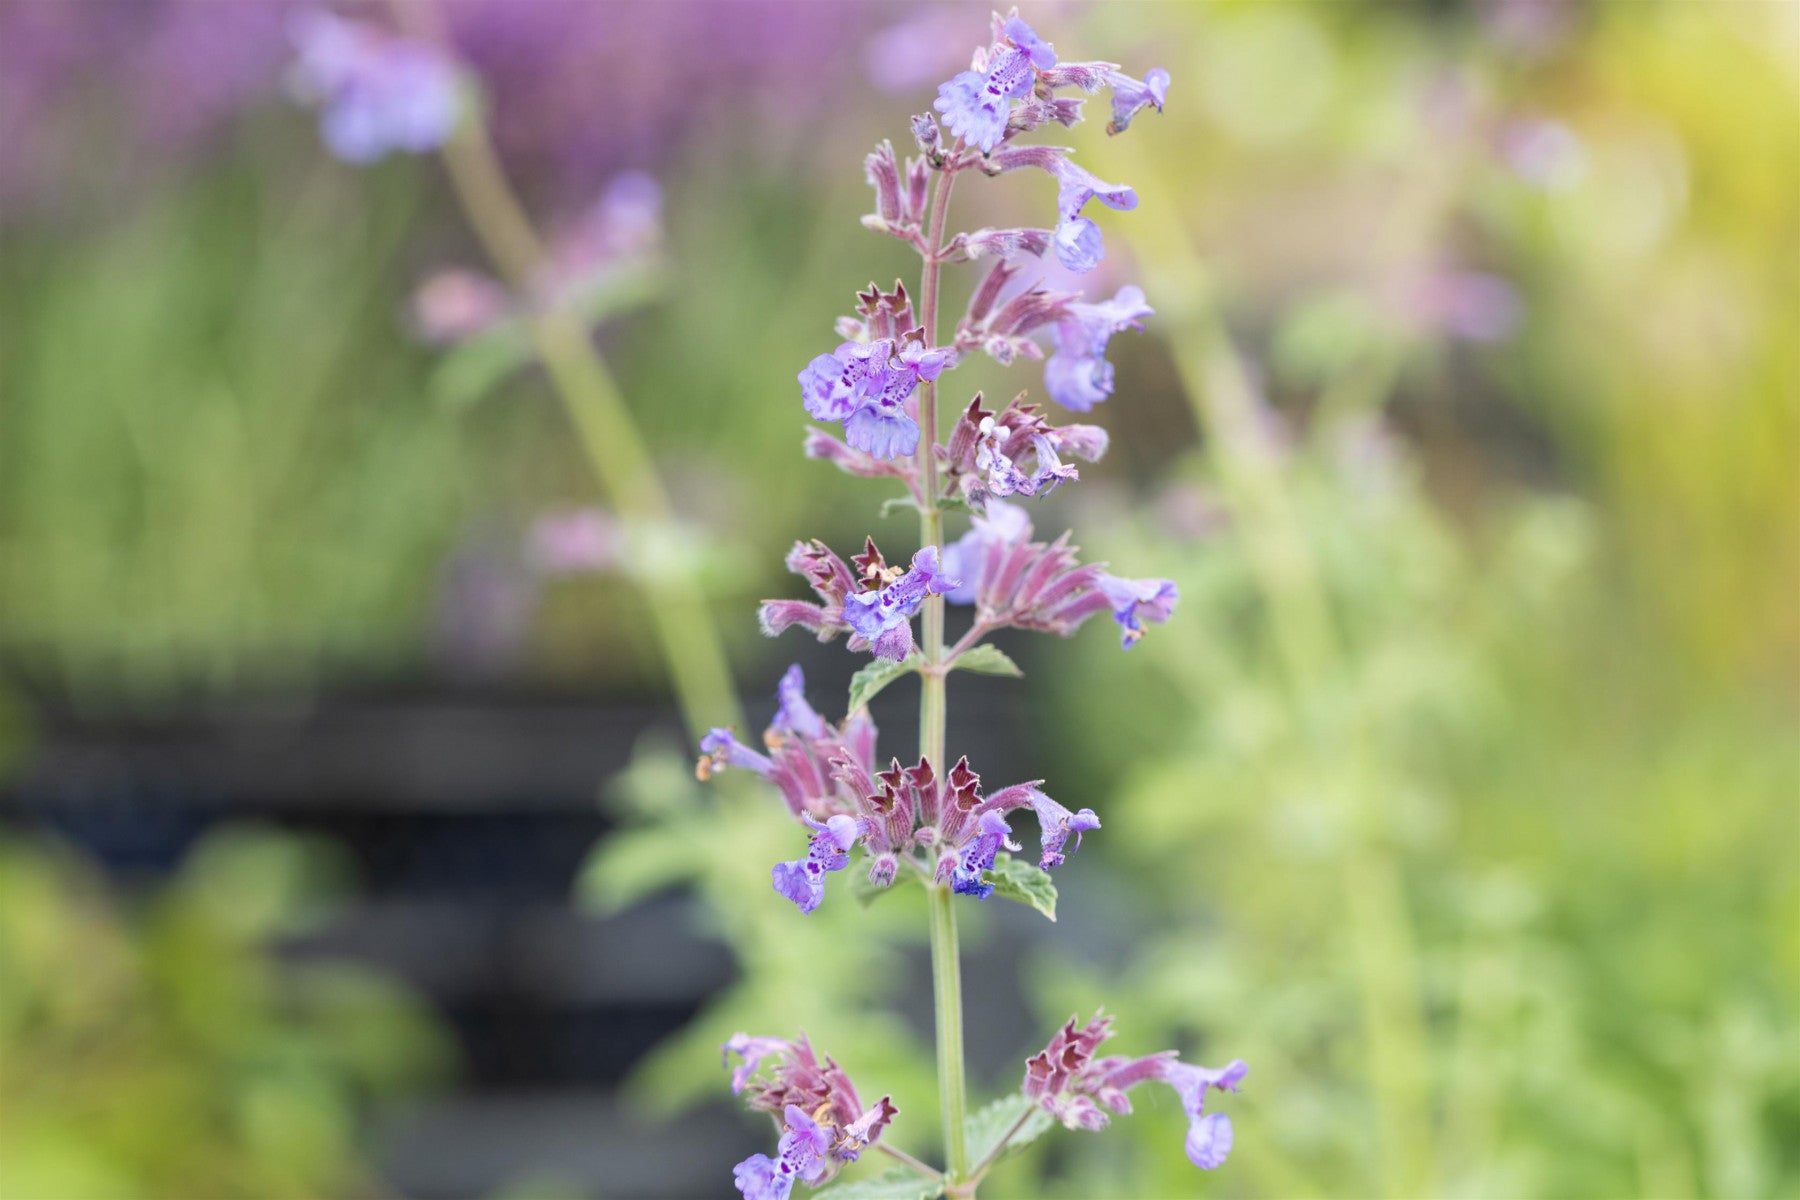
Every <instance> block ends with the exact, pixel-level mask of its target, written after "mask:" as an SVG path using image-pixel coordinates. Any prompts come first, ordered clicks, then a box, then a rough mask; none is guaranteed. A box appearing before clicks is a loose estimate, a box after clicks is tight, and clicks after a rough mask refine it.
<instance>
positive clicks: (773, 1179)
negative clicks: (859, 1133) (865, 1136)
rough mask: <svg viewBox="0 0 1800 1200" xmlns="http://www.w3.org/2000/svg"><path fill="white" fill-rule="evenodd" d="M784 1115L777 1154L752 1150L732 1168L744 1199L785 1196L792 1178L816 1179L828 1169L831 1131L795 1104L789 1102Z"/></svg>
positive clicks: (780, 1198)
mask: <svg viewBox="0 0 1800 1200" xmlns="http://www.w3.org/2000/svg"><path fill="white" fill-rule="evenodd" d="M784 1116H785V1121H786V1127H785V1129H784V1130H783V1132H782V1135H781V1141H780V1142H779V1143H778V1144H777V1146H776V1150H775V1153H776V1157H775V1158H773V1159H771V1158H770V1157H769V1156H768V1155H766V1154H752V1155H751V1156H750V1157H749V1158H746V1159H745V1160H744V1161H743V1162H741V1163H739V1164H738V1165H737V1166H736V1167H735V1168H733V1170H732V1174H733V1175H734V1176H735V1177H736V1179H737V1189H738V1191H740V1192H742V1193H744V1200H787V1197H788V1195H789V1194H790V1193H791V1192H792V1191H793V1190H794V1180H795V1179H801V1180H804V1181H805V1182H807V1183H809V1184H811V1183H817V1182H819V1180H821V1179H823V1178H824V1177H825V1173H826V1171H828V1170H829V1169H830V1166H831V1163H830V1160H829V1159H827V1158H826V1155H827V1154H829V1153H830V1151H831V1134H830V1132H829V1131H827V1129H826V1128H825V1127H824V1126H822V1125H820V1124H819V1123H818V1122H817V1121H815V1120H813V1119H812V1118H811V1117H809V1116H807V1115H806V1113H805V1111H804V1110H802V1109H801V1108H799V1107H797V1106H796V1105H792V1104H790V1105H788V1107H787V1112H786V1113H785V1114H784Z"/></svg>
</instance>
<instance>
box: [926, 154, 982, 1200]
mask: <svg viewBox="0 0 1800 1200" xmlns="http://www.w3.org/2000/svg"><path fill="white" fill-rule="evenodd" d="M955 181H956V176H955V174H954V173H953V172H951V171H946V172H944V173H943V174H942V175H941V176H940V177H939V178H938V180H937V184H936V186H935V187H934V188H933V191H932V197H931V217H930V220H929V222H928V224H929V232H928V233H927V235H926V236H927V238H928V242H927V250H926V253H925V266H924V269H923V272H922V274H921V277H920V281H919V283H920V286H919V321H920V324H922V325H923V326H924V327H925V337H926V340H927V341H928V342H929V344H930V345H932V346H936V345H937V344H938V337H937V334H938V283H939V275H940V272H941V269H942V266H943V262H942V258H941V256H942V254H943V244H944V223H945V221H946V220H947V219H948V217H949V212H950V191H951V188H952V186H953V185H954V183H955ZM937 424H938V422H937V384H936V383H935V382H931V383H924V384H921V385H920V387H919V449H918V457H917V460H916V461H917V464H918V473H919V484H920V504H919V544H920V547H921V548H923V547H925V546H939V547H941V546H942V545H943V543H944V514H943V512H942V511H941V510H940V509H939V508H938V473H937V456H936V454H935V453H934V450H935V446H936V443H937V432H938V429H937ZM920 632H921V635H922V641H923V643H924V644H923V646H922V648H921V652H922V654H923V657H924V660H925V663H924V667H925V669H924V670H923V671H921V672H920V673H919V681H920V688H919V753H920V755H921V756H922V757H923V758H924V759H925V760H926V761H927V762H929V763H930V764H931V765H932V767H933V769H934V770H936V771H937V772H938V773H939V775H940V776H942V774H943V773H944V772H945V771H946V770H947V769H948V767H947V764H946V762H945V756H944V742H945V727H946V723H947V709H946V701H945V696H944V598H943V597H942V596H932V597H930V598H929V599H928V600H926V601H925V611H924V616H923V619H922V620H921V621H920ZM927 891H928V894H929V896H930V907H931V977H932V989H933V992H934V995H935V999H936V1007H937V1065H938V1103H939V1106H940V1107H941V1108H942V1110H943V1114H944V1155H945V1157H946V1158H947V1159H948V1160H949V1168H948V1171H947V1178H948V1180H949V1183H950V1187H949V1194H950V1195H951V1196H953V1197H956V1198H957V1200H973V1197H974V1195H975V1185H974V1183H973V1181H971V1180H970V1178H969V1147H968V1141H967V1137H966V1135H965V1133H964V1129H963V1125H964V1109H965V1106H966V1103H967V1102H966V1100H965V1094H966V1086H965V1083H964V1078H963V1020H962V963H961V960H960V959H959V957H958V954H957V946H956V910H955V909H953V908H952V907H951V906H950V901H951V895H950V889H949V888H948V887H947V886H945V885H943V884H941V883H939V884H933V885H931V887H930V888H928V889H927Z"/></svg>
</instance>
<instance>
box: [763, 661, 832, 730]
mask: <svg viewBox="0 0 1800 1200" xmlns="http://www.w3.org/2000/svg"><path fill="white" fill-rule="evenodd" d="M775 698H776V699H777V700H779V701H780V702H781V707H780V708H779V709H777V710H776V712H775V720H774V721H773V722H772V723H771V724H770V726H769V728H770V730H771V731H772V732H775V731H778V732H782V733H797V734H799V735H800V736H801V737H803V738H811V739H813V740H818V739H820V738H827V737H830V736H831V727H830V726H829V725H827V724H826V723H825V718H824V717H821V716H820V715H819V714H818V712H817V711H816V710H815V709H814V708H813V706H812V705H811V704H808V703H807V702H806V673H805V672H804V671H802V670H801V669H800V664H799V663H795V664H794V665H793V666H791V667H789V668H788V669H787V670H786V672H784V673H783V674H782V676H781V682H780V684H778V685H777V686H776V689H775Z"/></svg>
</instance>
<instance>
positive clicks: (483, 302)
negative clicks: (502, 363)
mask: <svg viewBox="0 0 1800 1200" xmlns="http://www.w3.org/2000/svg"><path fill="white" fill-rule="evenodd" d="M512 311H513V298H512V293H510V292H508V291H507V290H506V289H505V288H504V287H502V286H501V285H500V284H499V283H498V282H497V281H496V280H494V279H493V278H492V277H491V276H488V275H484V274H482V273H481V272H480V271H471V270H467V269H465V268H462V267H449V268H446V269H444V270H441V271H435V272H433V273H432V274H431V275H429V276H428V277H426V279H425V281H424V282H423V283H421V284H420V285H419V287H418V290H416V291H415V292H414V293H413V297H412V311H411V323H412V329H413V332H414V333H415V334H416V335H417V336H418V337H419V338H421V339H422V340H424V341H427V342H431V343H433V344H435V345H447V344H449V343H451V342H460V341H464V340H466V339H468V338H472V337H474V336H476V335H477V334H481V333H485V332H487V331H488V330H489V329H492V328H493V327H494V326H495V325H497V324H499V323H500V322H501V321H502V320H504V319H505V318H506V317H508V316H510V315H511V314H512Z"/></svg>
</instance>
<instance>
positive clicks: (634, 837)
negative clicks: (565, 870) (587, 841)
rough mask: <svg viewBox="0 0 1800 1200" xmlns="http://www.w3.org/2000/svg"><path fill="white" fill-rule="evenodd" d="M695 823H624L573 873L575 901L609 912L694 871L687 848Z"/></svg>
mask: <svg viewBox="0 0 1800 1200" xmlns="http://www.w3.org/2000/svg"><path fill="white" fill-rule="evenodd" d="M693 833H694V831H693V829H692V828H691V827H690V826H689V824H688V823H686V822H668V823H658V824H655V825H644V826H640V827H638V828H635V829H625V830H621V831H620V832H618V833H614V834H612V835H611V836H609V837H608V838H607V839H606V840H605V841H603V842H601V843H600V845H599V846H597V847H595V848H594V850H593V851H592V852H591V853H590V854H589V855H588V859H587V862H585V863H583V864H582V867H581V873H580V874H579V875H577V876H576V878H575V895H576V899H577V901H578V902H579V903H580V904H581V905H582V906H583V907H585V908H586V909H588V911H590V912H597V913H600V914H603V915H605V914H611V913H616V912H618V911H620V910H621V909H625V908H628V907H630V906H631V905H633V904H635V903H637V902H638V901H639V900H642V899H643V898H644V897H646V896H648V895H650V894H651V893H653V892H659V891H661V890H663V889H664V888H668V887H673V886H675V885H676V884H678V883H682V882H685V881H686V880H687V879H689V878H690V877H692V875H693V874H694V869H695V868H694V865H693V862H692V855H691V854H690V853H689V848H690V845H691V839H692V837H693Z"/></svg>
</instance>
